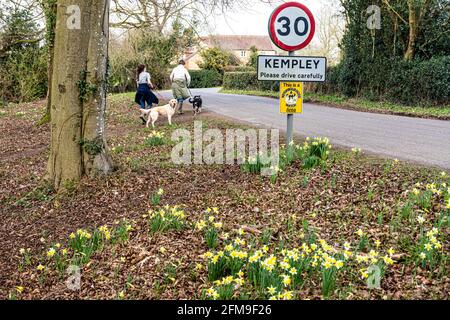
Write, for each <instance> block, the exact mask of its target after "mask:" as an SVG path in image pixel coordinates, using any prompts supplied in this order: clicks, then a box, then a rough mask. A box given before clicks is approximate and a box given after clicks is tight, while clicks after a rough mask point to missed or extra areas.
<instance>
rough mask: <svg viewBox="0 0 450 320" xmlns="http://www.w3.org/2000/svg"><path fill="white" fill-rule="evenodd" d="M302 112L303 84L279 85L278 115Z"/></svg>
mask: <svg viewBox="0 0 450 320" xmlns="http://www.w3.org/2000/svg"><path fill="white" fill-rule="evenodd" d="M302 112H303V83H302V82H281V83H280V113H289V114H292V113H302Z"/></svg>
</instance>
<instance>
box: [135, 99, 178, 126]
mask: <svg viewBox="0 0 450 320" xmlns="http://www.w3.org/2000/svg"><path fill="white" fill-rule="evenodd" d="M176 107H177V100H175V99H172V100H170V101H169V104H166V105H165V106H161V107H155V108H151V109H141V117H144V116H147V117H148V119H147V128H148V127H149V126H150V123H151V124H152V127H153V128H154V127H155V122H156V120H158V118H159V116H160V115H161V116H167V120H169V124H172V117H173V115H174V114H175V108H176Z"/></svg>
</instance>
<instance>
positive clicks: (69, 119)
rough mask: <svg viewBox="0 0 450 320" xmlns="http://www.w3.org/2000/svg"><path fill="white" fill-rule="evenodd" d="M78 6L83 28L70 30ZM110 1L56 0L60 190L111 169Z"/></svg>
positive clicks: (54, 104) (53, 153) (54, 119)
mask: <svg viewBox="0 0 450 320" xmlns="http://www.w3.org/2000/svg"><path fill="white" fill-rule="evenodd" d="M73 5H75V6H78V7H79V8H80V12H81V28H80V29H71V28H69V27H68V23H67V21H68V19H69V18H70V19H72V18H73V17H72V16H71V13H67V8H68V7H69V6H73ZM108 29H109V0H60V1H58V8H57V19H56V33H55V48H54V61H53V65H54V68H53V77H52V84H51V86H52V87H51V146H50V156H49V161H48V179H49V180H50V181H51V182H52V183H53V185H54V187H55V189H56V190H60V189H61V187H64V186H65V184H66V183H67V182H70V183H77V182H78V181H79V180H80V179H81V177H82V176H83V175H92V174H95V173H104V174H106V173H108V172H109V171H111V169H112V164H111V160H110V158H109V156H108V154H107V145H106V136H105V109H106V70H107V57H108V52H107V51H108Z"/></svg>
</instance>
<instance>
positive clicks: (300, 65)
mask: <svg viewBox="0 0 450 320" xmlns="http://www.w3.org/2000/svg"><path fill="white" fill-rule="evenodd" d="M315 30H316V22H315V19H314V16H313V14H312V13H311V11H310V10H309V9H308V8H307V7H306V6H305V5H303V4H301V3H298V2H287V3H284V4H282V5H281V6H279V7H278V8H276V9H275V10H274V11H273V13H272V15H271V16H270V19H269V35H270V38H271V40H272V42H273V43H274V44H275V45H276V46H277V47H279V48H280V49H282V50H285V51H288V52H289V56H259V57H258V80H261V81H269V80H278V81H281V83H280V112H282V113H287V129H286V151H287V152H289V150H290V149H291V142H292V141H293V128H294V113H302V112H303V83H302V82H323V81H325V77H326V64H327V61H326V58H324V57H297V56H295V51H297V50H300V49H303V48H305V47H306V46H307V45H308V44H309V43H310V42H311V40H312V39H313V38H314V33H315ZM284 81H286V82H284Z"/></svg>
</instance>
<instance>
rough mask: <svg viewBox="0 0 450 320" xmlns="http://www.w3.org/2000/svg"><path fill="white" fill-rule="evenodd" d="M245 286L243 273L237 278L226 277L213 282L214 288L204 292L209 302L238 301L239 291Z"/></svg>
mask: <svg viewBox="0 0 450 320" xmlns="http://www.w3.org/2000/svg"><path fill="white" fill-rule="evenodd" d="M244 284H245V280H244V273H243V272H239V273H238V276H237V277H233V276H227V277H223V278H222V279H219V280H216V281H214V286H212V287H211V288H209V289H207V290H206V291H204V293H205V294H206V298H207V299H210V300H217V299H219V298H220V299H221V300H231V299H233V298H235V299H238V298H240V297H239V296H238V294H239V289H240V288H241V287H242V286H243V285H244Z"/></svg>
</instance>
